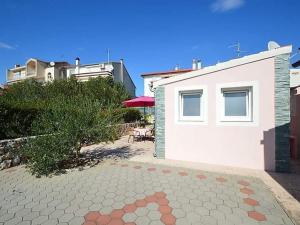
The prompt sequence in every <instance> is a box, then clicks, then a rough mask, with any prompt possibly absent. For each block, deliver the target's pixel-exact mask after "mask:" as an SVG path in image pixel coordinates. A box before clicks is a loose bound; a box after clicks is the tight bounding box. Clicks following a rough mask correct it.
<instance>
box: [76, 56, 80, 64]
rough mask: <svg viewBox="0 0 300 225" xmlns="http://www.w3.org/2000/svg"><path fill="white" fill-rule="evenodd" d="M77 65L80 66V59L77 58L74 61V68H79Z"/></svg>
mask: <svg viewBox="0 0 300 225" xmlns="http://www.w3.org/2000/svg"><path fill="white" fill-rule="evenodd" d="M79 64H80V59H79V57H77V58H76V59H75V65H76V66H79Z"/></svg>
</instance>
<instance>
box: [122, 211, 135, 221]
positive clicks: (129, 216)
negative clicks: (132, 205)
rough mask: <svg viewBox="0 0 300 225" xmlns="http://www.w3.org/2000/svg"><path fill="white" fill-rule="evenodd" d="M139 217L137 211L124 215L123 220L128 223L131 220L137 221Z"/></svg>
mask: <svg viewBox="0 0 300 225" xmlns="http://www.w3.org/2000/svg"><path fill="white" fill-rule="evenodd" d="M136 218H137V216H136V214H135V213H126V214H125V215H124V216H123V220H124V222H126V223H129V222H133V221H135V220H136Z"/></svg>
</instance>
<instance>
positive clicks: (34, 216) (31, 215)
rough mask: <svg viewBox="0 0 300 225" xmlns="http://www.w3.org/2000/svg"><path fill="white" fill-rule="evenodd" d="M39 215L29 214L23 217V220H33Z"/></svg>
mask: <svg viewBox="0 0 300 225" xmlns="http://www.w3.org/2000/svg"><path fill="white" fill-rule="evenodd" d="M39 215H40V213H39V212H30V213H28V214H27V215H24V216H23V220H30V221H31V220H33V219H34V218H37V217H39Z"/></svg>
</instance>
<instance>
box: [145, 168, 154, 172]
mask: <svg viewBox="0 0 300 225" xmlns="http://www.w3.org/2000/svg"><path fill="white" fill-rule="evenodd" d="M147 170H148V171H150V172H153V171H156V168H154V167H151V168H148V169H147Z"/></svg>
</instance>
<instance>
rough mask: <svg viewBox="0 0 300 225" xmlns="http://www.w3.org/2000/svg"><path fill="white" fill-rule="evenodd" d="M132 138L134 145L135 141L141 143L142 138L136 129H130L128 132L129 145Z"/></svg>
mask: <svg viewBox="0 0 300 225" xmlns="http://www.w3.org/2000/svg"><path fill="white" fill-rule="evenodd" d="M131 137H132V143H133V142H134V141H139V140H141V138H142V137H141V134H140V132H139V131H136V130H134V127H130V128H129V130H128V143H129V141H130V138H131Z"/></svg>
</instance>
